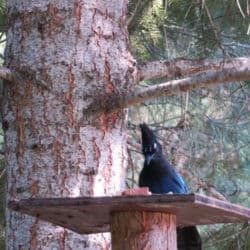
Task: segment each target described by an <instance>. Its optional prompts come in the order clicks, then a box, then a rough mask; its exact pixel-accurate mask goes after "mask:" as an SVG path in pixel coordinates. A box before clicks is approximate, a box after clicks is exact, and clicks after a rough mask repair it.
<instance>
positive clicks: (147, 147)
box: [140, 123, 162, 164]
mask: <svg viewBox="0 0 250 250" xmlns="http://www.w3.org/2000/svg"><path fill="white" fill-rule="evenodd" d="M140 129H141V137H142V153H143V154H144V156H151V157H146V160H147V159H149V160H147V162H148V164H149V163H150V161H151V160H152V159H153V156H156V155H157V154H159V153H160V154H161V152H162V148H161V145H160V143H159V142H158V141H157V139H156V136H155V135H154V133H153V131H152V130H151V129H150V128H149V127H148V126H147V124H145V123H143V124H140Z"/></svg>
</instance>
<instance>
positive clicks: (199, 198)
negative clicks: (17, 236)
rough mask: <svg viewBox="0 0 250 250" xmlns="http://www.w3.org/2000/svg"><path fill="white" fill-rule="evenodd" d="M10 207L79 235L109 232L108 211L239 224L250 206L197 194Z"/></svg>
mask: <svg viewBox="0 0 250 250" xmlns="http://www.w3.org/2000/svg"><path fill="white" fill-rule="evenodd" d="M9 208H10V209H13V210H16V211H20V212H22V213H26V214H29V215H32V216H36V217H38V218H40V219H43V220H46V221H49V222H51V223H54V224H56V225H60V226H63V227H66V228H68V229H71V230H73V231H76V232H78V233H82V234H88V233H98V232H107V231H110V223H111V213H114V212H129V211H144V212H160V213H170V214H174V215H176V217H177V225H178V226H190V225H204V224H217V223H239V222H245V221H248V220H250V209H249V208H245V207H242V206H238V205H234V204H231V203H229V202H224V201H220V200H217V199H214V198H211V197H208V196H204V195H200V194H184V195H149V196H145V195H142V196H138V195H136V196H113V197H80V198H46V199H23V200H20V201H12V202H10V203H9Z"/></svg>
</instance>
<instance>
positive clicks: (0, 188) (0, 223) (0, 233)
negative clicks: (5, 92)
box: [0, 0, 7, 249]
mask: <svg viewBox="0 0 250 250" xmlns="http://www.w3.org/2000/svg"><path fill="white" fill-rule="evenodd" d="M6 21H7V18H6V5H5V1H4V0H0V66H1V65H3V62H4V48H5V32H6V30H7V28H6ZM0 81H1V80H0ZM0 100H1V98H0ZM5 179H6V175H5V166H4V152H3V131H2V128H1V126H0V249H4V248H5V247H4V226H5V217H4V207H5V204H4V184H5Z"/></svg>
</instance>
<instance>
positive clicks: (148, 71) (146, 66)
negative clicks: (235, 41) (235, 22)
mask: <svg viewBox="0 0 250 250" xmlns="http://www.w3.org/2000/svg"><path fill="white" fill-rule="evenodd" d="M249 64H250V57H237V58H222V59H200V60H192V59H187V58H176V59H173V60H161V61H153V62H144V63H142V64H141V65H139V66H138V73H137V78H138V80H141V81H142V80H153V79H158V78H163V77H164V78H167V79H169V78H176V77H179V78H180V77H185V76H191V75H195V74H200V73H202V72H208V73H209V72H220V71H223V70H227V71H229V70H235V69H237V70H240V71H242V69H243V68H244V67H245V72H244V73H245V75H247V74H248V77H250V76H249V75H250V68H249ZM239 80H240V79H239Z"/></svg>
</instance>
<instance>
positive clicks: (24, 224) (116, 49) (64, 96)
mask: <svg viewBox="0 0 250 250" xmlns="http://www.w3.org/2000/svg"><path fill="white" fill-rule="evenodd" d="M7 2H8V3H7V8H8V17H9V29H8V34H7V49H6V66H7V67H9V68H10V69H11V70H14V72H16V73H15V83H12V84H9V83H8V84H7V83H5V85H4V100H3V129H4V131H5V154H6V164H7V176H8V181H7V194H8V195H7V201H9V200H13V199H20V198H30V197H33V198H34V197H43V198H44V197H73V196H99V195H106V194H108V195H112V194H115V193H116V192H117V191H118V190H121V189H122V188H123V187H124V183H125V182H124V179H125V172H126V165H127V152H126V123H125V121H126V116H125V112H124V111H121V110H120V111H113V112H112V113H108V112H107V110H105V107H107V106H109V105H106V104H107V103H108V102H109V101H110V100H112V99H114V98H119V97H121V96H122V95H124V94H125V93H127V92H128V91H129V90H130V89H131V88H133V85H134V81H135V76H136V72H135V71H136V70H135V61H134V59H133V58H132V56H131V55H130V53H129V51H128V38H127V30H126V17H125V15H126V5H127V1H123V0H110V1H102V0H97V1H88V0H81V1H53V0H44V1H35V0H33V1H25V0H9V1H7ZM90 107H91V109H90ZM6 216H7V231H6V232H7V233H6V236H7V237H6V238H7V239H6V245H7V248H8V249H108V248H109V246H110V242H109V238H108V237H105V236H104V235H103V234H99V235H93V236H81V235H78V234H76V233H73V232H71V231H67V230H65V229H63V228H61V227H55V226H53V225H51V224H49V223H45V222H42V221H39V220H38V219H35V218H33V217H29V216H26V215H23V214H21V213H16V212H12V211H7V215H6Z"/></svg>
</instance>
